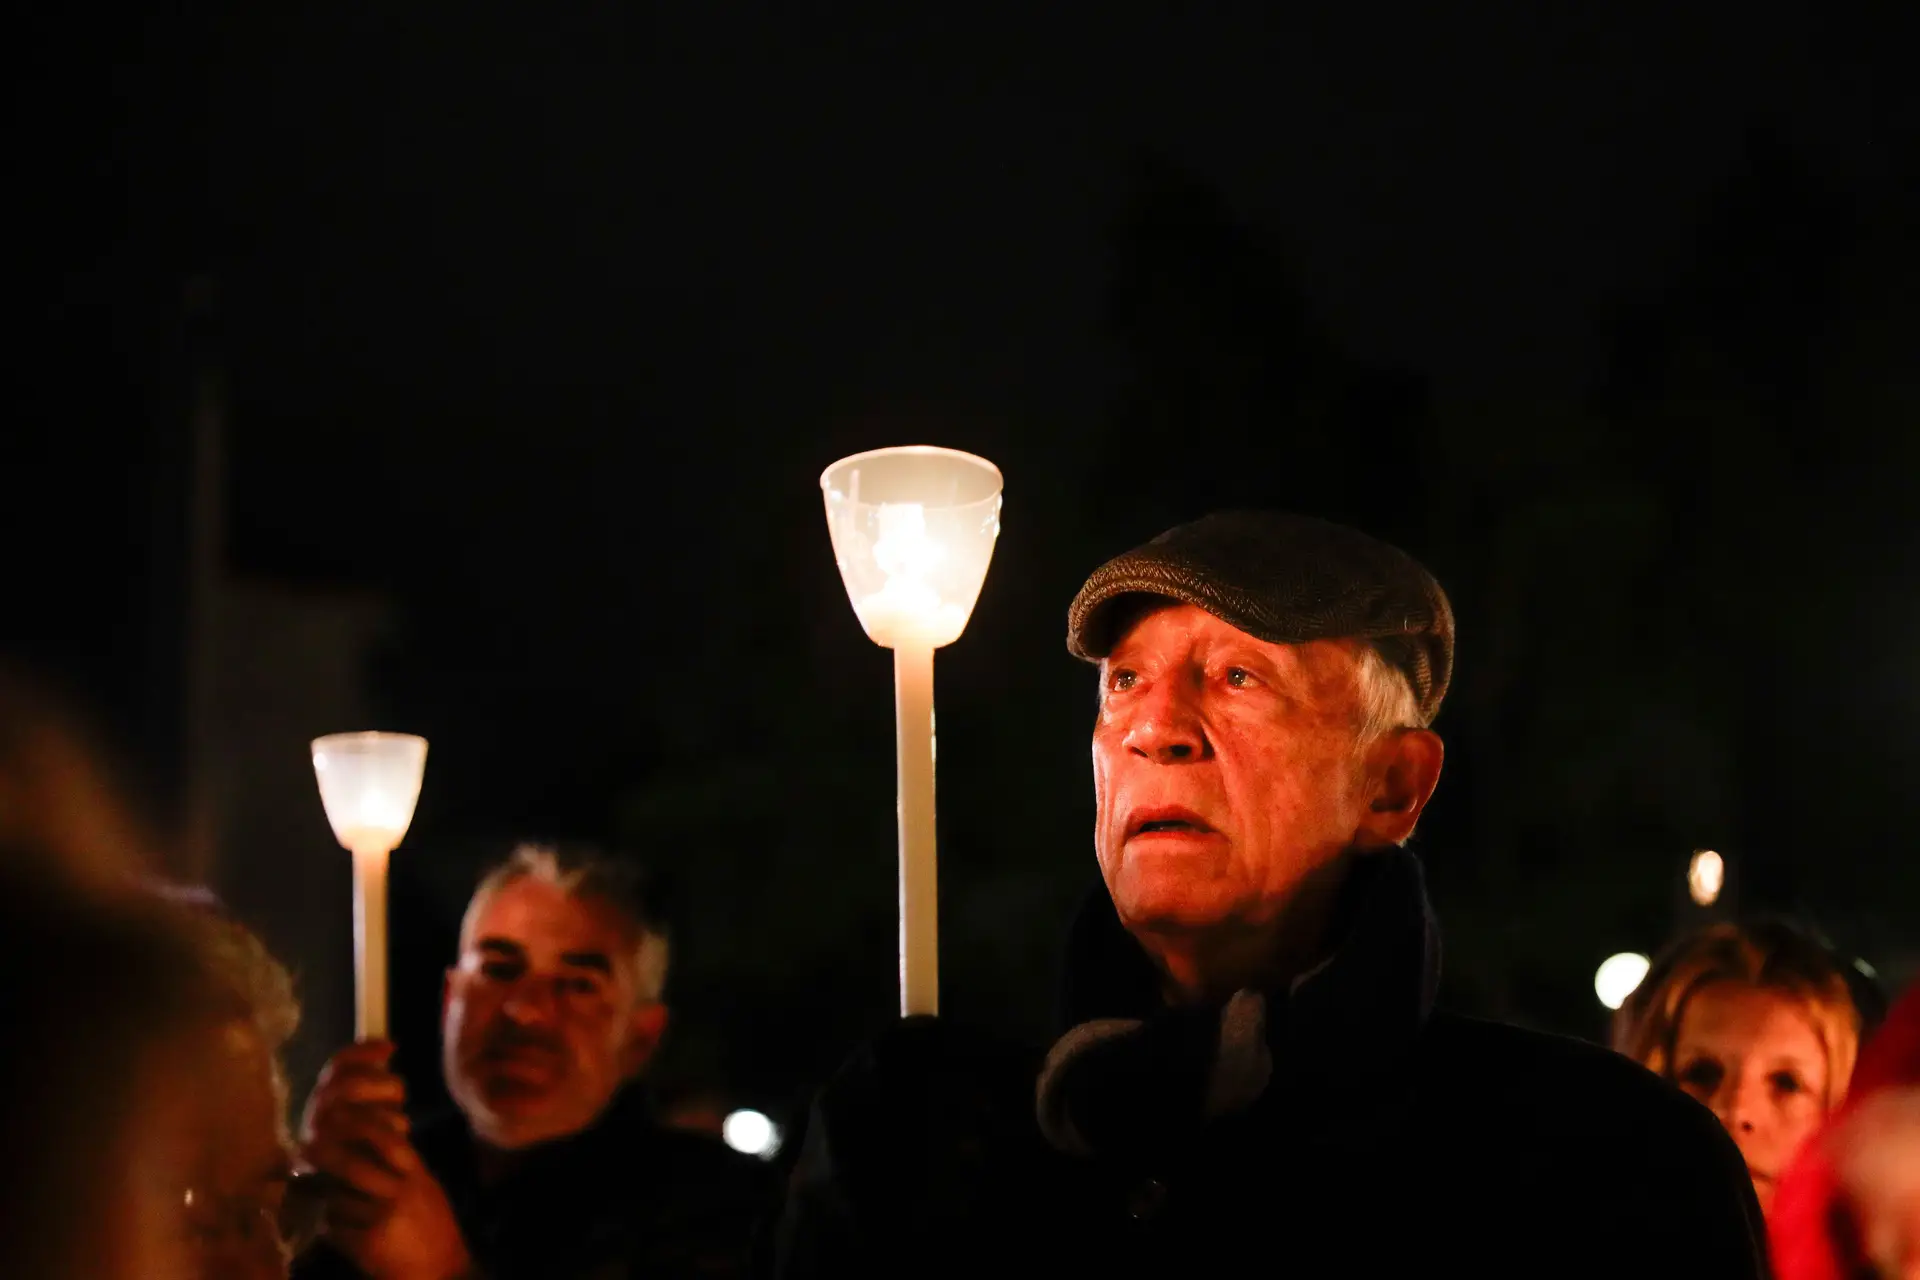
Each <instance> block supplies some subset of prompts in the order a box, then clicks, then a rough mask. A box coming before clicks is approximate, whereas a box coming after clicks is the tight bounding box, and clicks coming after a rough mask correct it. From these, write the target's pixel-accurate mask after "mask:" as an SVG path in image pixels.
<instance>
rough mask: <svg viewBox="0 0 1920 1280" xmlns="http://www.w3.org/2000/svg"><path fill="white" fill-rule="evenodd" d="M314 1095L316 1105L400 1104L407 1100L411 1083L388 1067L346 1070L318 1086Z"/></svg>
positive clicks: (395, 1105)
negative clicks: (387, 1068) (388, 1069)
mask: <svg viewBox="0 0 1920 1280" xmlns="http://www.w3.org/2000/svg"><path fill="white" fill-rule="evenodd" d="M313 1096H314V1103H315V1106H316V1108H318V1107H330V1106H334V1105H337V1104H341V1103H345V1104H347V1105H349V1106H364V1105H367V1104H370V1103H378V1104H380V1105H382V1106H394V1107H397V1106H401V1105H403V1104H404V1103H405V1102H406V1100H407V1082H406V1081H404V1080H402V1079H401V1078H400V1077H399V1076H397V1075H394V1074H393V1073H392V1072H391V1071H387V1070H385V1069H384V1068H367V1069H362V1070H354V1071H344V1072H341V1073H339V1074H337V1075H335V1076H334V1077H333V1078H332V1079H330V1080H328V1081H326V1082H325V1083H323V1084H322V1085H321V1086H320V1087H319V1088H318V1089H315V1090H314V1094H313Z"/></svg>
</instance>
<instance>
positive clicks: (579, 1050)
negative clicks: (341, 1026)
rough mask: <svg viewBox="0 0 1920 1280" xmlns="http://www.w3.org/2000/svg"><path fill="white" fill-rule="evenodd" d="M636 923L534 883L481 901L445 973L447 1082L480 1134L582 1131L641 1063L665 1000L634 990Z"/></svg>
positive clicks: (513, 885)
mask: <svg viewBox="0 0 1920 1280" xmlns="http://www.w3.org/2000/svg"><path fill="white" fill-rule="evenodd" d="M634 943H635V940H634V938H633V935H632V932H631V930H630V929H629V928H628V926H627V925H626V923H625V921H623V920H622V919H621V918H620V916H619V913H618V912H616V911H615V910H614V909H613V908H611V907H609V906H607V905H606V904H604V903H600V902H596V901H593V900H591V899H581V898H574V897H569V896H568V895H567V894H566V893H564V892H562V891H561V890H560V889H558V888H556V887H554V886H553V885H550V884H546V883H544V882H542V881H539V880H533V879H520V880H514V881H511V882H509V883H508V884H507V885H506V886H504V887H503V888H501V889H499V890H497V891H496V892H495V893H494V894H493V895H492V897H490V898H488V899H487V900H486V901H485V902H483V903H482V904H481V908H480V910H479V912H478V913H477V915H476V916H475V918H474V919H473V921H472V926H471V928H469V929H468V930H467V934H466V936H465V937H464V938H462V940H461V949H460V960H459V963H458V964H456V965H455V966H454V968H452V969H451V970H449V971H448V974H447V996H446V1015H445V1026H444V1028H443V1040H444V1042H445V1050H444V1052H445V1064H444V1065H445V1070H446V1077H447V1088H448V1090H449V1092H451V1093H452V1095H453V1099H454V1101H455V1102H456V1103H458V1104H459V1106H460V1110H461V1111H462V1112H464V1113H465V1114H466V1117H467V1119H468V1121H469V1122H470V1123H471V1124H472V1125H473V1127H474V1131H475V1132H476V1133H477V1134H479V1135H480V1137H481V1138H482V1139H483V1140H485V1141H486V1142H488V1143H490V1144H491V1145H493V1146H495V1147H499V1148H502V1149H508V1150H511V1149H515V1148H519V1147H527V1146H531V1145H533V1144H535V1143H539V1142H547V1141H550V1140H552V1139H555V1138H561V1137H565V1136H567V1135H569V1134H573V1133H578V1132H579V1131H581V1130H582V1129H585V1128H587V1127H588V1126H590V1125H591V1124H593V1122H594V1121H595V1120H596V1119H598V1118H599V1115H600V1113H601V1111H602V1110H604V1109H605V1107H606V1105H607V1103H608V1102H609V1101H610V1100H611V1099H612V1097H613V1095H614V1093H615V1092H616V1091H617V1090H618V1089H619V1088H620V1086H621V1085H622V1084H624V1083H625V1082H626V1081H627V1080H629V1079H631V1078H632V1076H633V1075H634V1074H635V1073H636V1072H638V1071H639V1069H640V1068H641V1067H642V1066H643V1065H645V1063H646V1060H647V1058H648V1056H649V1055H650V1054H651V1053H652V1051H653V1047H654V1045H655V1044H656V1043H657V1041H658V1039H659V1036H660V1032H661V1031H662V1030H663V1029H664V1027H665V1024H666V1008H665V1006H663V1005H661V1004H659V1003H657V1002H654V1001H645V1000H642V999H640V997H639V993H638V991H637V988H636V976H637V975H636V974H635V972H634V957H633V952H634Z"/></svg>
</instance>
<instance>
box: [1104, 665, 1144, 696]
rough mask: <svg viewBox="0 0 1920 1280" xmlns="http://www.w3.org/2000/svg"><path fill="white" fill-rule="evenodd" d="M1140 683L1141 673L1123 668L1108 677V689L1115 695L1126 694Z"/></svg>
mask: <svg viewBox="0 0 1920 1280" xmlns="http://www.w3.org/2000/svg"><path fill="white" fill-rule="evenodd" d="M1139 682H1140V676H1139V673H1137V672H1133V671H1128V670H1126V669H1125V668H1122V669H1120V670H1119V671H1116V672H1114V673H1113V674H1112V675H1110V676H1108V677H1107V688H1109V689H1111V690H1113V691H1114V692H1115V693H1124V692H1126V691H1127V690H1128V689H1131V688H1133V686H1134V685H1136V684H1138V683H1139Z"/></svg>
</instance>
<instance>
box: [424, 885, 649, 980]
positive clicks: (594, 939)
mask: <svg viewBox="0 0 1920 1280" xmlns="http://www.w3.org/2000/svg"><path fill="white" fill-rule="evenodd" d="M638 941H639V940H638V939H637V938H635V937H634V936H633V929H632V927H631V926H630V925H629V924H628V923H627V922H626V920H624V919H623V918H622V917H621V915H620V912H619V911H618V910H617V909H615V908H614V906H613V905H612V904H611V903H607V902H602V901H601V900H599V899H598V898H593V897H583V896H581V895H578V894H574V893H569V892H568V891H567V890H566V889H563V888H561V887H560V886H559V885H555V884H551V883H549V882H547V881H544V880H539V879H535V878H533V877H522V878H519V879H515V880H509V881H507V882H506V883H505V884H503V885H499V886H497V887H495V888H493V889H492V890H485V889H483V890H481V891H480V892H479V893H478V894H476V895H475V896H474V899H473V901H472V902H471V903H470V904H469V905H468V907H467V915H466V919H465V920H464V921H463V922H462V924H461V928H460V950H461V953H462V954H463V955H465V954H466V953H468V952H470V951H473V950H475V949H477V948H481V947H484V946H486V945H488V944H506V945H509V946H512V947H514V948H517V949H518V950H520V951H521V952H523V953H525V955H526V958H527V960H528V961H529V963H532V964H536V965H550V964H557V963H559V962H560V961H561V959H562V957H565V956H574V955H582V954H601V955H605V956H606V957H607V959H608V960H609V961H610V962H611V964H612V967H613V968H614V969H615V971H617V972H618V971H623V970H624V968H625V967H626V966H625V962H626V961H627V960H628V958H629V956H630V953H631V952H632V951H633V949H634V947H635V946H636V945H637V944H638Z"/></svg>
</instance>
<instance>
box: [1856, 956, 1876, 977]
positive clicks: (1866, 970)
mask: <svg viewBox="0 0 1920 1280" xmlns="http://www.w3.org/2000/svg"><path fill="white" fill-rule="evenodd" d="M1853 967H1854V968H1856V969H1858V970H1859V971H1860V974H1861V976H1862V977H1867V978H1873V979H1875V980H1878V979H1879V977H1880V971H1879V970H1878V969H1876V968H1874V967H1873V966H1872V965H1870V964H1868V963H1867V962H1866V961H1865V960H1864V959H1857V960H1855V961H1854V962H1853Z"/></svg>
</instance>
